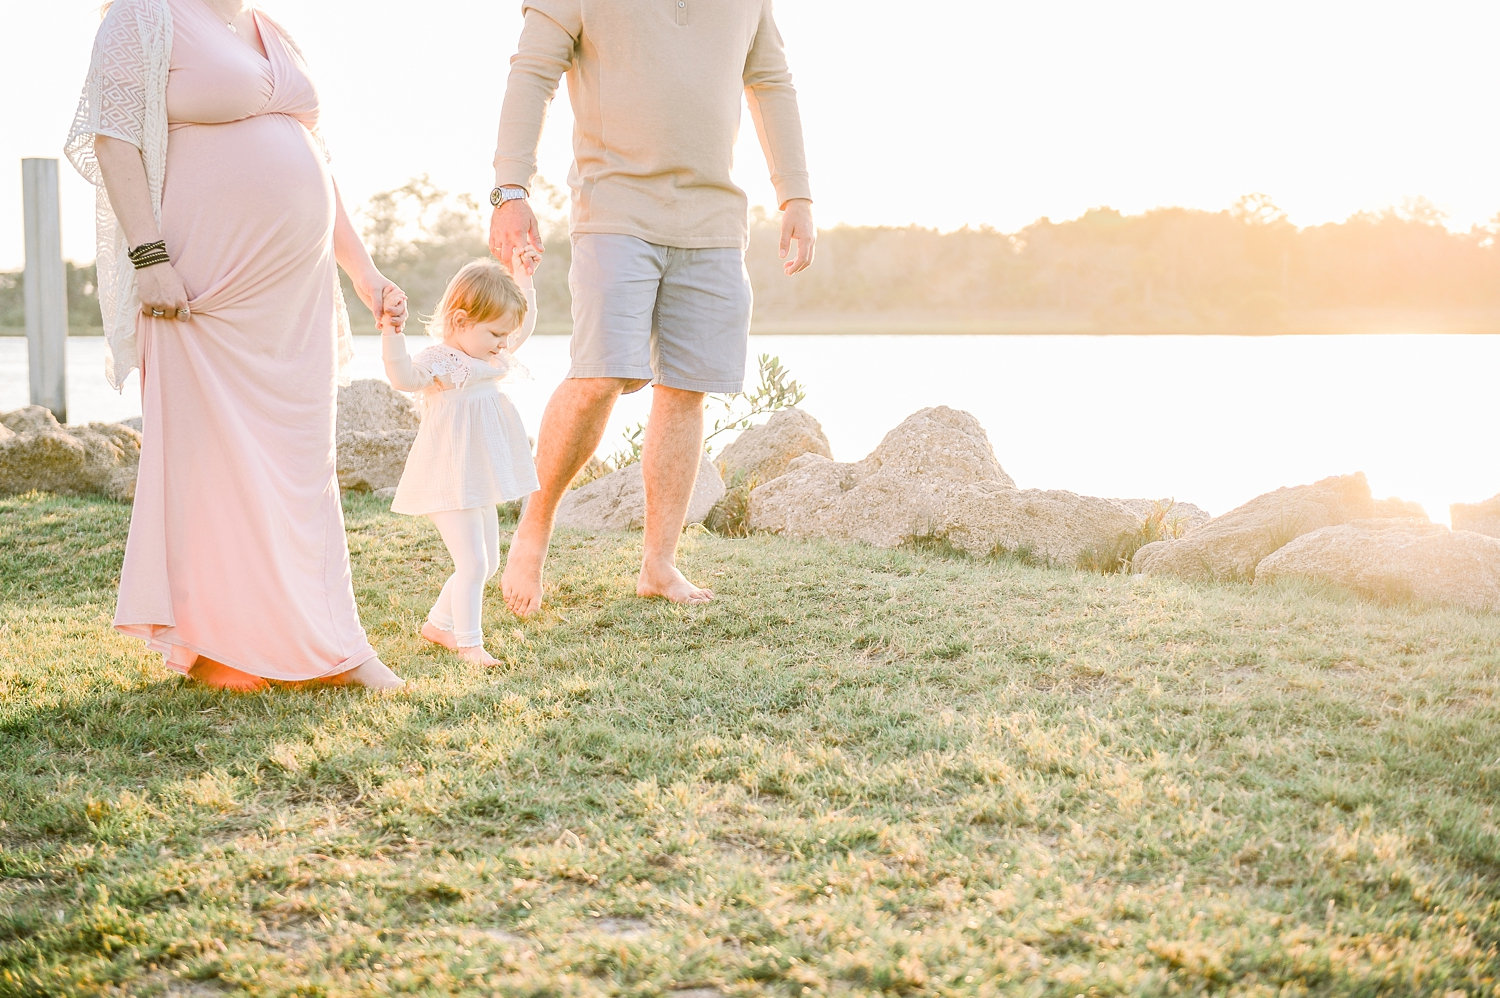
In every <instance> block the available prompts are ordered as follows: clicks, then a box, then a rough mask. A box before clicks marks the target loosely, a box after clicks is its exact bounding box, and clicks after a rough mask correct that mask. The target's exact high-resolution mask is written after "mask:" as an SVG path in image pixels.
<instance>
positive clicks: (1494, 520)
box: [1448, 496, 1500, 537]
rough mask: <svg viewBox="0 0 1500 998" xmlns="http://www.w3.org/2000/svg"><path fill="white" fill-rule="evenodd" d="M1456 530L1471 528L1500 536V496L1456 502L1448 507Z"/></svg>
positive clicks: (1481, 532)
mask: <svg viewBox="0 0 1500 998" xmlns="http://www.w3.org/2000/svg"><path fill="white" fill-rule="evenodd" d="M1448 515H1449V516H1450V517H1451V518H1452V520H1453V529H1454V530H1471V531H1473V532H1474V533H1476V534H1487V535H1488V536H1490V537H1500V496H1494V497H1492V498H1490V499H1486V500H1485V501H1484V502H1472V503H1471V502H1456V503H1454V504H1453V505H1452V506H1449V507H1448Z"/></svg>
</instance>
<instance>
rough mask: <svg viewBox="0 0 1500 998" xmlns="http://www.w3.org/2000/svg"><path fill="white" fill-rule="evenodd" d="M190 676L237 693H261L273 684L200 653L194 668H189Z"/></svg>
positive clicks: (214, 686) (205, 683) (218, 688)
mask: <svg viewBox="0 0 1500 998" xmlns="http://www.w3.org/2000/svg"><path fill="white" fill-rule="evenodd" d="M188 678H189V679H192V680H195V681H197V682H200V683H202V684H203V685H205V686H212V687H213V688H214V689H216V690H231V691H233V692H235V693H259V692H260V691H261V690H264V689H269V688H270V685H271V684H270V683H268V682H266V681H265V680H264V679H262V678H260V677H259V676H252V675H251V674H250V673H248V672H241V671H240V670H239V669H235V668H233V667H231V666H228V665H225V664H224V663H223V662H215V661H214V660H213V659H211V658H207V657H205V656H203V655H199V656H198V660H197V661H196V662H194V663H193V665H192V668H190V669H188Z"/></svg>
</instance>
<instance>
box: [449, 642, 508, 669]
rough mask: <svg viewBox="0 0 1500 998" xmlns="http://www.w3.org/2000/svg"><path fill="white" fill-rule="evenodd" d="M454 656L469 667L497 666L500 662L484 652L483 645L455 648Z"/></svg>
mask: <svg viewBox="0 0 1500 998" xmlns="http://www.w3.org/2000/svg"><path fill="white" fill-rule="evenodd" d="M454 652H455V654H457V655H458V657H459V658H461V659H463V660H464V661H465V662H468V663H469V664H470V665H499V664H500V660H499V659H498V658H496V657H495V656H493V655H491V654H490V653H489V652H487V651H485V650H484V645H470V646H469V647H466V648H455V649H454Z"/></svg>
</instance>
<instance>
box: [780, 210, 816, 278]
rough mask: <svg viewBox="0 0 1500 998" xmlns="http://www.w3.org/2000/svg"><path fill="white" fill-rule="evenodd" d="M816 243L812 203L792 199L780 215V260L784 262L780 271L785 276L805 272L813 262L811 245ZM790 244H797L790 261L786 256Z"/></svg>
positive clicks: (790, 246)
mask: <svg viewBox="0 0 1500 998" xmlns="http://www.w3.org/2000/svg"><path fill="white" fill-rule="evenodd" d="M817 241H818V230H817V228H815V227H814V226H813V217H812V202H811V201H809V200H807V199H806V198H792V199H791V200H790V201H788V202H787V203H786V208H785V209H784V210H783V211H782V213H781V259H782V260H784V261H786V262H785V263H783V264H782V265H781V269H782V270H784V271H786V275H787V276H788V277H791V276H792V275H793V274H796V273H800V272H801V271H804V270H806V269H807V268H808V267H809V266H811V265H812V262H813V244H814V243H816V242H817ZM792 243H796V244H797V253H796V255H795V256H793V257H792V258H791V259H789V260H788V259H787V254H788V253H789V252H790V251H791V248H792Z"/></svg>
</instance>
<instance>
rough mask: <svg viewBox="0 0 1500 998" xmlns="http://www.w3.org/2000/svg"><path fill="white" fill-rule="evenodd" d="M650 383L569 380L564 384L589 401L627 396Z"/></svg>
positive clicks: (637, 380)
mask: <svg viewBox="0 0 1500 998" xmlns="http://www.w3.org/2000/svg"><path fill="white" fill-rule="evenodd" d="M650 383H651V381H650V379H649V378H569V379H568V380H567V381H566V382H565V384H567V385H568V386H569V388H571V389H572V391H574V392H576V393H577V394H578V395H582V396H584V397H586V398H589V399H604V398H614V397H617V396H620V395H629V394H630V393H631V392H638V391H640V390H641V389H642V388H645V387H646V386H647V385H649V384H650Z"/></svg>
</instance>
